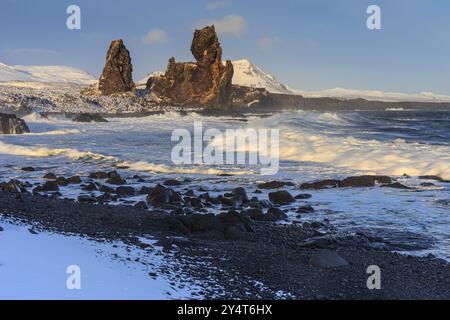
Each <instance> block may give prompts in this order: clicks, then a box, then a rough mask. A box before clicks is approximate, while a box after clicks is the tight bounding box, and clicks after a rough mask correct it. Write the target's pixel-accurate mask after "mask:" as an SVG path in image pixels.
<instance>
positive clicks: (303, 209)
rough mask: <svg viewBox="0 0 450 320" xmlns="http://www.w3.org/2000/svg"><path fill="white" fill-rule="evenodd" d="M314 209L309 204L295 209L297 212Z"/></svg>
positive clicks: (312, 210)
mask: <svg viewBox="0 0 450 320" xmlns="http://www.w3.org/2000/svg"><path fill="white" fill-rule="evenodd" d="M315 211H316V210H314V208H313V207H312V206H311V205H307V206H303V207H300V208H298V209H297V213H313V212H315Z"/></svg>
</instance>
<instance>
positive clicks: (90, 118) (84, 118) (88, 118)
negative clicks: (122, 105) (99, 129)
mask: <svg viewBox="0 0 450 320" xmlns="http://www.w3.org/2000/svg"><path fill="white" fill-rule="evenodd" d="M72 121H74V122H108V120H106V119H104V118H103V117H102V116H101V115H99V114H91V113H83V114H80V115H79V116H77V117H75V118H74V119H73V120H72Z"/></svg>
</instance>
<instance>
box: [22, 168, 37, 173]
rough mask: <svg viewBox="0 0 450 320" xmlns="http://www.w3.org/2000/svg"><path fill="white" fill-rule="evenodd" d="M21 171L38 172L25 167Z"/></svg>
mask: <svg viewBox="0 0 450 320" xmlns="http://www.w3.org/2000/svg"><path fill="white" fill-rule="evenodd" d="M20 170H22V171H25V172H34V171H36V169H35V168H33V167H23V168H22V169H20Z"/></svg>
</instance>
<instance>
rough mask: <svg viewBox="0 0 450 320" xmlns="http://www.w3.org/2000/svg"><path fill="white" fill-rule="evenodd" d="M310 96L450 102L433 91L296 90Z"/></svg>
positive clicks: (447, 98)
mask: <svg viewBox="0 0 450 320" xmlns="http://www.w3.org/2000/svg"><path fill="white" fill-rule="evenodd" d="M295 93H296V94H300V95H302V96H304V97H308V98H322V97H330V98H341V99H358V98H362V99H366V100H369V101H385V102H407V101H409V102H450V96H446V95H440V94H435V93H433V92H419V93H401V92H385V91H380V90H352V89H345V88H334V89H326V90H321V91H301V90H295Z"/></svg>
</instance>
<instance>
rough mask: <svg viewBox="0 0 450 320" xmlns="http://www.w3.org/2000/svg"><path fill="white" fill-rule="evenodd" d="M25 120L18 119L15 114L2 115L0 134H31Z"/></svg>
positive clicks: (0, 115) (0, 118) (0, 114)
mask: <svg viewBox="0 0 450 320" xmlns="http://www.w3.org/2000/svg"><path fill="white" fill-rule="evenodd" d="M29 132H30V129H29V128H28V126H27V124H26V123H25V120H23V119H20V118H17V117H16V116H15V115H13V114H4V113H0V134H24V133H29Z"/></svg>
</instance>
